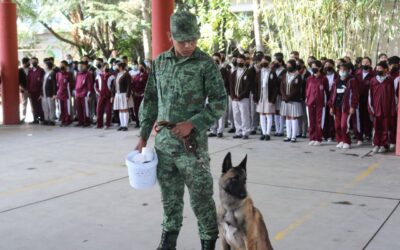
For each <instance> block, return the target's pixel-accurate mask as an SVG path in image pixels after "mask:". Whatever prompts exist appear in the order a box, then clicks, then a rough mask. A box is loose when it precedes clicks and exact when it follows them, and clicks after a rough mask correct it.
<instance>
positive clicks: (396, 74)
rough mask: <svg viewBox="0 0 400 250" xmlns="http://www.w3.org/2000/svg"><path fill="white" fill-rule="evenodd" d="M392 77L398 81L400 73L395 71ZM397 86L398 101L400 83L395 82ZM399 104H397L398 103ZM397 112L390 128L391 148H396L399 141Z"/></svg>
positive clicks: (391, 74)
mask: <svg viewBox="0 0 400 250" xmlns="http://www.w3.org/2000/svg"><path fill="white" fill-rule="evenodd" d="M389 74H390V76H391V77H392V79H397V78H398V77H399V74H400V72H399V71H398V70H397V71H394V72H390V73H389ZM394 84H395V86H394V88H395V96H396V100H398V98H399V96H400V93H399V89H400V88H399V83H398V81H396V82H394ZM396 103H397V102H396ZM397 119H398V117H397V112H396V113H395V115H394V116H393V117H392V118H391V122H390V126H389V142H390V144H391V146H394V145H395V144H396V140H397Z"/></svg>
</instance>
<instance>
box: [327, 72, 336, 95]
mask: <svg viewBox="0 0 400 250" xmlns="http://www.w3.org/2000/svg"><path fill="white" fill-rule="evenodd" d="M326 78H328V83H329V91H331V89H332V86H333V83H334V80H335V74H333V73H332V74H330V75H326Z"/></svg>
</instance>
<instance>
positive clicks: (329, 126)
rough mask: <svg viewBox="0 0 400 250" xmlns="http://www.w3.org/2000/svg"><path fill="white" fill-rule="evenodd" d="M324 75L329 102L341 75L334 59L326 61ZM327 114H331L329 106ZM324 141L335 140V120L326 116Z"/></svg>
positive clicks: (327, 106) (326, 108)
mask: <svg viewBox="0 0 400 250" xmlns="http://www.w3.org/2000/svg"><path fill="white" fill-rule="evenodd" d="M324 74H325V76H326V78H327V79H328V85H329V87H328V100H329V98H330V96H331V95H332V89H333V88H332V87H333V84H334V83H335V81H336V80H337V79H338V78H339V75H338V74H337V73H336V71H335V62H334V61H333V60H332V59H328V60H326V62H325V64H324ZM325 110H326V114H329V105H328V103H327V104H326V107H325ZM323 133H324V139H325V140H326V141H328V142H331V141H333V140H335V138H336V136H335V120H334V119H333V116H331V115H325V122H324V130H323Z"/></svg>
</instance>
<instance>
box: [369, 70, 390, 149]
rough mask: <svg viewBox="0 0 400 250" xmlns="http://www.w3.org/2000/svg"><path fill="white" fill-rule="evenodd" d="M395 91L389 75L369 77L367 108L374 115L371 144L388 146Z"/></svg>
mask: <svg viewBox="0 0 400 250" xmlns="http://www.w3.org/2000/svg"><path fill="white" fill-rule="evenodd" d="M395 96H396V93H395V88H394V80H393V78H392V77H390V76H389V75H387V76H385V77H383V78H382V77H379V76H375V77H374V78H372V79H371V84H370V90H369V95H368V108H369V112H370V114H371V115H372V116H373V117H374V122H373V126H374V131H375V132H374V138H373V144H374V145H375V146H379V147H385V148H388V147H389V143H390V139H389V133H390V124H391V119H392V118H393V117H394V116H395V114H396V99H395Z"/></svg>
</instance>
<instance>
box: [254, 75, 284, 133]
mask: <svg viewBox="0 0 400 250" xmlns="http://www.w3.org/2000/svg"><path fill="white" fill-rule="evenodd" d="M277 78H278V77H277V76H276V74H275V72H274V71H273V70H271V69H270V68H261V70H260V71H259V72H257V74H256V79H255V82H256V88H255V99H256V103H257V112H258V113H259V114H260V125H261V130H262V134H263V135H270V134H271V128H272V122H273V115H274V114H275V113H276V107H275V104H276V98H277V96H278V92H279V83H278V79H277Z"/></svg>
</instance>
